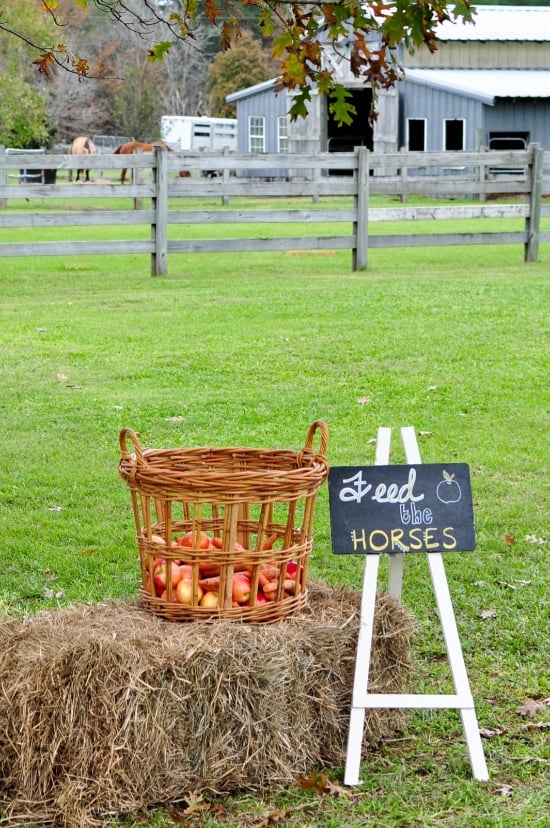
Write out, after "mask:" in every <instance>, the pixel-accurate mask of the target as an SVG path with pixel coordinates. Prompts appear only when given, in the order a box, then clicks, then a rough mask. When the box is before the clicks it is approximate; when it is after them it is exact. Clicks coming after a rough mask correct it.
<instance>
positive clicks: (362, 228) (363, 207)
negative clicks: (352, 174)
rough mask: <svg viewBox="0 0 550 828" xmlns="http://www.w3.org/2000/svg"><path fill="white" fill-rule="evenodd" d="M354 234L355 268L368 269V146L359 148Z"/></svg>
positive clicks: (353, 264) (353, 265) (353, 262)
mask: <svg viewBox="0 0 550 828" xmlns="http://www.w3.org/2000/svg"><path fill="white" fill-rule="evenodd" d="M353 234H354V236H355V247H354V248H353V260H352V267H353V270H366V269H367V265H368V249H369V151H368V149H367V148H366V147H358V148H357V194H356V196H355V222H354V224H353Z"/></svg>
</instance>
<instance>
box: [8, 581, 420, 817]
mask: <svg viewBox="0 0 550 828" xmlns="http://www.w3.org/2000/svg"><path fill="white" fill-rule="evenodd" d="M359 604H360V594H359V593H358V592H355V591H353V592H352V591H349V590H341V589H339V590H332V589H329V588H328V587H324V586H322V585H319V584H313V585H311V586H310V595H309V606H308V607H307V608H306V609H305V610H304V611H303V612H301V613H300V614H299V615H298V616H296V617H291V618H287V619H285V620H284V621H282V622H280V623H277V624H272V625H250V624H242V625H241V624H234V623H231V622H221V623H216V624H208V623H202V622H201V623H191V624H173V623H169V622H166V621H163V620H162V619H160V618H157V617H154V616H151V615H149V614H147V613H146V612H144V611H143V610H142V609H141V608H140V607H139V606H137V605H136V604H134V603H131V602H122V603H110V604H101V605H96V606H75V607H71V608H69V609H65V610H62V611H58V612H48V613H41V614H39V615H36V616H33V617H31V618H27V619H24V620H13V619H12V620H5V621H3V622H1V623H0V677H1V682H2V693H1V696H0V809H2V810H3V811H4V819H2V820H1V824H2V825H21V824H22V823H23V822H24V821H25V820H26V821H32V822H34V823H56V824H60V825H64V826H74V827H75V828H76V826H79V828H82V826H92V825H99V824H102V822H103V820H104V819H105V818H106V816H107V815H109V814H121V813H125V812H130V811H135V810H137V809H140V808H146V807H150V806H152V805H154V804H156V803H161V802H163V803H167V802H175V801H178V800H181V799H183V798H185V797H186V795H188V794H189V793H190V792H191V791H192V792H194V793H199V792H230V791H233V790H237V789H243V788H244V789H248V790H252V791H258V792H261V791H263V790H266V789H267V788H270V787H272V786H273V785H274V784H288V783H291V782H292V781H293V780H294V779H295V778H296V776H297V775H299V774H309V773H310V772H311V770H312V769H314V768H319V767H324V768H327V767H337V766H341V765H342V764H343V762H344V761H345V750H346V743H347V731H348V725H349V710H350V699H351V691H352V686H353V674H354V664H355V648H356V643H357V629H358V613H359ZM411 630H412V619H411V617H410V616H409V615H408V614H407V613H406V612H405V611H404V610H403V609H402V608H401V607H400V606H399V605H398V604H396V603H395V602H394V601H392V600H391V599H390V598H388V597H386V596H382V597H380V598H379V599H378V603H377V611H376V629H375V638H374V642H373V656H372V668H371V682H372V683H371V689H373V690H376V691H378V692H400V691H402V690H403V685H404V680H405V678H406V676H407V672H408V666H409V663H408V656H407V653H408V646H409V639H410V634H411ZM396 715H397V714H396V712H395V711H392V712H389V711H372V712H371V713H369V714H368V716H367V723H366V727H365V746H366V745H367V744H369V743H371V744H372V743H373V742H375V741H378V740H380V739H383V738H384V737H385V736H387V735H389V734H390V733H391V732H393V729H394V726H395V724H396Z"/></svg>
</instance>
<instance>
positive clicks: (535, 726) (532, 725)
mask: <svg viewBox="0 0 550 828" xmlns="http://www.w3.org/2000/svg"><path fill="white" fill-rule="evenodd" d="M549 727H550V722H529V724H524V725H522V726H521V729H522V730H547V729H548V728H549Z"/></svg>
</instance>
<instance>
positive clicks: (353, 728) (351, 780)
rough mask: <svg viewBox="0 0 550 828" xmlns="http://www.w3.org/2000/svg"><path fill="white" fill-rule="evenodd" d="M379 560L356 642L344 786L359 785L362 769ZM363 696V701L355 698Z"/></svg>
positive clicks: (370, 569)
mask: <svg viewBox="0 0 550 828" xmlns="http://www.w3.org/2000/svg"><path fill="white" fill-rule="evenodd" d="M379 564H380V557H379V556H378V555H367V558H366V561H365V574H364V578H363V594H362V597H361V625H360V627H359V635H358V638H357V655H356V657H355V678H354V681H353V696H354V697H353V699H352V703H351V704H352V707H351V715H350V723H349V733H348V750H347V758H346V769H345V776H344V784H345V785H358V784H359V767H360V765H361V747H362V744H363V732H364V729H365V705H364V702H363V696H362V694H364V693H365V692H366V689H367V686H368V682H369V670H370V657H371V646H372V640H373V634H374V609H375V605H376V588H377V585H378V569H379ZM356 692H357V695H358V696H359V695H361V698H360V699H356V698H355V694H356Z"/></svg>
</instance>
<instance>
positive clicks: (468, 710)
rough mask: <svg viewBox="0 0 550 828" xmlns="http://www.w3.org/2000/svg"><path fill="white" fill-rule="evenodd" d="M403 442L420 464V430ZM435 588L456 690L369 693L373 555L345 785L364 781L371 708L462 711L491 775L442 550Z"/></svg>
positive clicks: (477, 766) (381, 454)
mask: <svg viewBox="0 0 550 828" xmlns="http://www.w3.org/2000/svg"><path fill="white" fill-rule="evenodd" d="M401 440H402V442H403V447H404V450H405V458H406V461H407V463H409V464H411V465H412V464H415V465H416V464H420V463H421V462H422V461H421V459H420V452H419V449H418V443H417V440H416V434H415V431H414V428H412V427H411V426H406V427H404V428H402V429H401ZM390 443H391V428H380V429H378V437H377V441H376V455H375V465H377V466H384V465H388V463H389V457H390ZM426 556H427V559H428V566H429V570H430V576H431V581H432V587H433V591H434V595H435V599H436V604H437V611H438V615H439V620H440V623H441V627H442V631H443V637H444V640H445V647H446V650H447V657H448V660H449V665H450V668H451V674H452V678H453V685H454V689H455V693H454V694H449V695H441V694H433V695H430V694H426V695H420V694H418V695H412V694H408V693H369V692H368V681H369V669H370V658H371V649H372V640H373V633H374V610H375V603H376V591H377V585H378V569H379V563H380V556H379V555H367V556H366V561H365V574H364V581H363V594H362V599H361V621H360V627H359V636H358V641H357V655H356V662H355V678H354V684H353V698H352V709H351V716H350V726H349V735H348V747H347V758H346V768H345V776H344V784H345V785H358V784H359V782H360V780H359V767H360V763H361V745H362V742H363V730H364V726H365V711H366V710H367V709H370V708H411V709H412V708H415V709H456V710H459V711H460V715H461V719H462V727H463V730H464V736H465V738H466V744H467V747H468V754H469V758H470V765H471V767H472V773H473V776H474V778H475V779H478V780H480V781H485V780H487V779H489V773H488V771H487V764H486V762H485V756H484V753H483V746H482V743H481V735H480V732H479V727H478V723H477V718H476V713H475V708H474V700H473V697H472V693H471V691H470V684H469V681H468V675H467V673H466V666H465V664H464V657H463V654H462V648H461V645H460V639H459V636H458V629H457V626H456V619H455V615H454V610H453V605H452V602H451V595H450V592H449V585H448V583H447V577H446V574H445V568H444V566H443V558H442V555H441V553H440V552H427V553H426ZM404 559H405V555H404V554H402V553H392V554H390V568H389V579H388V580H389V583H388V592H389V594H390V596H391V597H392V598H395V599H396V600H399V601H400V600H401V593H402V585H403V564H404Z"/></svg>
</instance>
